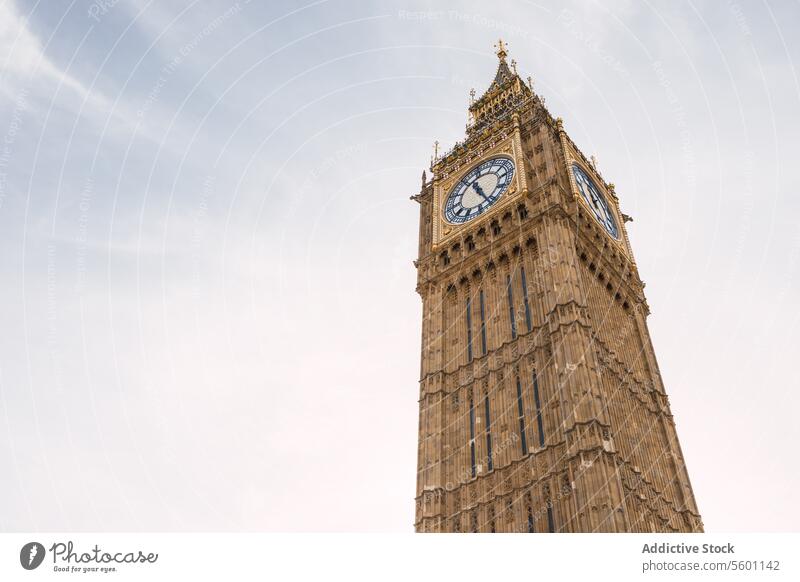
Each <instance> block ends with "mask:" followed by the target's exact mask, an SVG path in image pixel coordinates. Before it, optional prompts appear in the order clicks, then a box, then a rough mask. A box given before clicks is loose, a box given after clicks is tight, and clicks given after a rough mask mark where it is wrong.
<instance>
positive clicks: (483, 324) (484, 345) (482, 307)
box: [481, 289, 486, 356]
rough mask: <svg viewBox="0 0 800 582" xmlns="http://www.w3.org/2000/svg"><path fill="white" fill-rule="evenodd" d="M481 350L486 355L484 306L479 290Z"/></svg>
mask: <svg viewBox="0 0 800 582" xmlns="http://www.w3.org/2000/svg"><path fill="white" fill-rule="evenodd" d="M481 350H483V355H484V356H485V355H486V306H485V304H484V301H483V289H481Z"/></svg>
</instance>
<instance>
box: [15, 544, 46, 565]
mask: <svg viewBox="0 0 800 582" xmlns="http://www.w3.org/2000/svg"><path fill="white" fill-rule="evenodd" d="M44 554H45V551H44V546H43V545H42V544H40V543H39V542H28V543H27V544H25V545H24V546H22V549H21V550H20V551H19V563H20V564H22V567H23V568H25V569H26V570H35V569H36V568H38V567H39V566H41V564H42V561H44Z"/></svg>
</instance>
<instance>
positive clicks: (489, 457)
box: [484, 394, 494, 471]
mask: <svg viewBox="0 0 800 582" xmlns="http://www.w3.org/2000/svg"><path fill="white" fill-rule="evenodd" d="M484 403H485V406H484V408H485V412H486V457H487V464H488V466H489V470H490V471H493V470H494V464H493V463H492V424H491V420H490V416H489V395H488V394H486V396H485V397H484Z"/></svg>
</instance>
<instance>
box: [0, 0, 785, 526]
mask: <svg viewBox="0 0 800 582" xmlns="http://www.w3.org/2000/svg"><path fill="white" fill-rule="evenodd" d="M263 4H266V3H260V2H258V3H257V2H253V3H249V2H245V1H244V0H240V1H239V2H236V3H231V2H229V1H228V2H207V1H204V2H193V3H191V4H189V3H186V2H177V1H175V2H172V1H159V2H154V1H144V0H119V1H116V2H115V0H110V1H105V2H101V1H99V0H98V1H97V2H94V3H92V2H88V1H85V0H74V1H73V2H71V3H68V2H59V3H56V4H53V3H44V2H23V1H21V0H18V1H11V0H0V299H1V301H0V326H1V329H2V333H0V467H2V475H3V477H2V479H0V500H1V501H0V530H3V531H17V530H60V531H64V530H67V531H73V530H87V531H96V530H134V531H138V530H199V529H202V530H278V531H287V530H289V531H308V530H320V531H333V530H337V531H338V530H347V531H411V528H412V523H413V519H414V516H413V511H414V508H413V497H414V493H415V491H414V488H415V470H416V458H415V457H416V438H417V402H416V400H417V395H418V385H417V380H418V372H419V338H420V329H419V318H420V302H419V298H418V296H417V295H416V294H415V293H414V286H415V272H414V269H413V266H412V264H411V260H412V259H413V258H414V255H415V252H416V236H417V214H416V212H417V206H416V205H415V204H414V203H413V202H410V201H409V196H410V195H412V194H415V193H416V192H417V191H418V188H419V181H420V174H421V172H422V170H423V169H425V168H426V167H427V165H428V163H429V159H430V155H431V153H432V144H433V142H434V140H439V141H440V142H441V143H442V144H444V146H445V147H446V146H447V145H449V144H452V143H453V142H455V141H456V140H458V139H460V138H462V137H463V132H464V125H465V122H466V106H467V103H468V99H469V90H470V88H472V87H475V88H476V90H478V91H479V92H480V91H483V90H484V89H485V88H486V87H487V86H488V84H489V82H490V80H491V78H492V76H493V74H494V71H495V68H496V62H497V58H496V56H495V55H494V52H493V49H492V46H493V44H494V43H495V42H496V40H497V38H498V37H503V39H504V40H506V41H507V42H508V44H509V47H510V49H509V50H510V54H511V56H512V57H513V58H515V59H516V60H517V62H518V66H519V69H520V73H521V74H522V75H523V76H527V75H531V76H532V78H533V81H534V86H535V90H536V91H537V92H538V93H539V94H541V95H542V96H544V98H545V99H546V102H547V106H548V108H549V109H550V111H551V112H552V113H553V114H554V115H557V116H560V117H563V118H564V122H565V127H566V129H567V130H568V132H569V133H570V135H571V136H572V138H573V139H574V140H575V141H576V143H577V144H578V145H579V146H581V147H582V149H583V151H584V152H585V153H587V155H588V154H594V155H595V156H596V157H597V159H598V164H599V168H600V170H601V171H602V173H603V175H604V177H605V178H606V180H607V181H610V182H614V183H615V184H616V190H617V193H618V194H619V196H620V199H621V203H622V209H623V211H624V212H626V213H627V214H630V215H632V216H633V217H634V219H635V222H633V223H632V224H630V225H629V227H630V228H629V232H630V236H631V239H632V244H633V247H634V251H635V253H636V258H637V261H638V263H639V266H640V271H641V273H642V276H643V278H644V279H645V281H646V282H647V295H648V299H649V302H650V305H651V308H652V312H653V313H652V316H651V318H650V324H651V331H652V335H653V341H654V344H655V348H656V353H657V355H658V357H659V361H660V364H661V370H662V373H663V376H664V379H665V383H666V386H667V390H668V392H669V394H670V398H671V402H672V406H673V412H674V413H675V416H676V421H677V425H678V431H679V436H680V437H681V441H682V445H683V450H684V453H685V456H686V459H687V463H688V465H689V471H690V475H691V477H692V481H693V485H694V489H695V493H696V496H697V500H698V504H699V507H700V510H701V512H702V514H703V517H704V521H705V524H706V528H707V530H708V531H782V530H792V529H796V528H797V523H798V520H800V505H798V504H797V503H796V502H794V501H790V500H793V499H794V496H795V492H796V490H797V488H798V487H799V486H800V468H799V467H798V464H797V463H796V457H797V453H796V448H795V443H796V442H797V441H798V440H799V439H800V423H798V422H797V418H796V417H797V408H798V404H800V395H798V389H799V388H800V381H799V380H798V374H797V369H796V366H795V363H796V360H797V355H798V344H800V342H799V341H798V340H799V339H800V338H798V321H799V319H798V318H800V310H798V307H799V305H798V298H799V297H800V264H799V263H800V229H798V226H797V222H796V221H797V215H798V211H800V202H799V201H798V200H800V196H798V187H799V186H800V180H798V177H797V174H796V173H795V169H796V167H797V159H798V154H800V144H799V143H798V139H799V137H800V116H798V114H797V111H798V106H799V105H800V103H799V101H800V82H799V81H798V72H797V69H796V67H797V64H798V61H800V40H798V38H797V36H796V34H794V32H795V31H794V28H793V24H794V23H796V22H797V21H798V20H800V5H798V4H797V3H796V2H776V1H770V2H766V1H765V2H761V3H744V2H742V3H737V2H733V1H732V2H693V1H688V2H682V1H681V2H658V3H651V2H602V3H601V2H580V3H577V2H576V3H574V4H570V3H564V2H535V3H534V2H528V1H525V0H498V1H497V2H493V3H487V2H483V1H481V2H478V1H475V2H458V3H453V4H452V5H453V8H452V9H451V10H444V11H436V5H437V4H438V3H433V2H423V1H413V0H410V1H383V2H381V1H378V2H355V1H350V2H344V1H341V0H317V1H314V2H308V3H306V2H288V1H287V2H269V3H268V6H264V5H263Z"/></svg>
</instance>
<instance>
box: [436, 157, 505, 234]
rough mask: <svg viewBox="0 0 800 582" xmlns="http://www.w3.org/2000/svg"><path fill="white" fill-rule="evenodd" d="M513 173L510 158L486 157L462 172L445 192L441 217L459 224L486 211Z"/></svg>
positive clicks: (500, 194) (495, 200) (502, 190)
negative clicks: (459, 177)
mask: <svg viewBox="0 0 800 582" xmlns="http://www.w3.org/2000/svg"><path fill="white" fill-rule="evenodd" d="M513 177H514V162H512V161H511V160H510V159H509V158H506V157H498V158H490V159H488V160H486V161H484V162H482V163H480V164H478V165H477V166H475V167H474V168H472V169H471V170H470V171H469V172H467V173H466V174H464V175H463V176H462V177H461V179H460V180H459V181H458V182H456V185H455V186H453V188H452V189H451V190H450V193H449V194H448V195H447V201H446V202H445V207H444V217H445V219H446V220H447V222H449V223H450V224H462V223H464V222H467V221H469V220H473V219H475V218H477V217H478V216H480V215H481V214H483V213H484V212H486V211H487V210H488V209H489V208H490V207H491V206H492V205H493V204H494V203H495V202H497V200H498V199H499V198H500V196H502V195H503V192H505V191H506V190H507V189H508V187H509V185H510V184H511V179H512V178H513Z"/></svg>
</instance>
